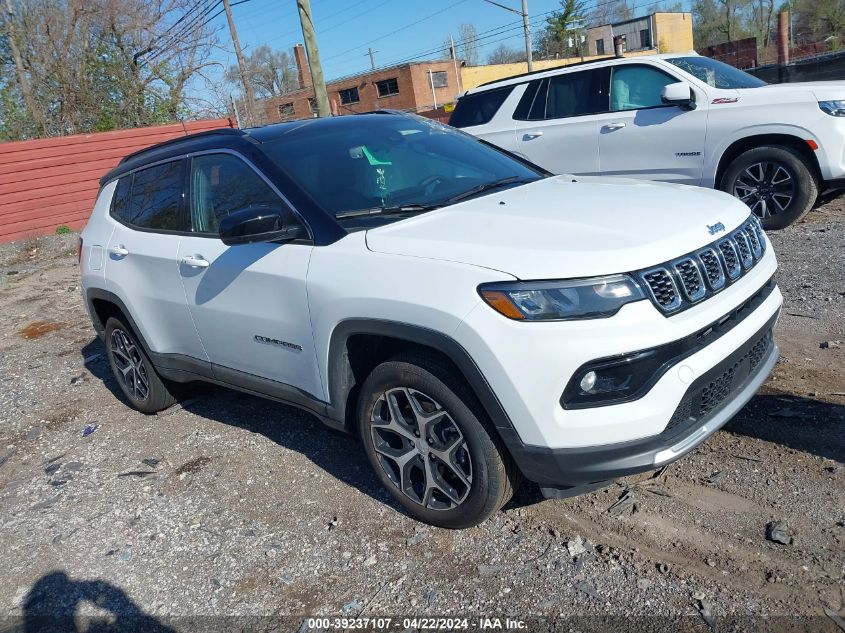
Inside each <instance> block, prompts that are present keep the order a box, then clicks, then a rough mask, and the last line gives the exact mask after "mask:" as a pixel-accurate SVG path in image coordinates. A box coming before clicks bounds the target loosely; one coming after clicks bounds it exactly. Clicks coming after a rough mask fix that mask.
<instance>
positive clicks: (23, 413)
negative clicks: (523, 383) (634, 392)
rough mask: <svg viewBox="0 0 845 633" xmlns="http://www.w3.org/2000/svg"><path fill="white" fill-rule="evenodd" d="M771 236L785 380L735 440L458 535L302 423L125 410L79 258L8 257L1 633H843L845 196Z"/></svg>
mask: <svg viewBox="0 0 845 633" xmlns="http://www.w3.org/2000/svg"><path fill="white" fill-rule="evenodd" d="M771 237H772V240H773V242H774V244H775V248H776V250H777V253H778V256H779V258H780V272H779V283H780V286H781V289H782V290H783V293H784V295H785V297H786V304H785V307H784V313H783V316H782V318H781V320H780V322H779V325H778V327H777V331H776V339H777V341H778V343H779V345H780V346H781V348H782V355H783V358H782V360H781V362H780V363H779V364H778V365H777V368H776V370H775V372H774V374H773V375H772V377H771V378H770V380H769V381H768V382H767V384H766V386H765V387H764V389H763V391H762V392H761V393H760V394H759V395H758V396H757V397H755V398H754V399H753V400H752V401H751V402H750V403H749V405H748V406H747V407H746V408H745V409H744V410H743V411H742V412H741V413H740V414H739V415H738V416H737V418H736V419H735V420H734V421H732V422H731V423H730V424H729V425H728V426H727V427H726V428H725V429H724V430H722V431H720V432H719V433H717V434H716V435H715V436H714V437H713V438H711V440H710V441H708V442H706V443H705V444H704V445H703V446H702V447H700V448H699V449H698V450H696V451H695V452H694V453H693V454H691V455H689V456H688V457H686V458H685V459H683V460H681V461H680V462H678V463H676V464H674V465H673V466H672V467H670V468H669V469H668V470H667V471H666V472H664V473H662V474H661V475H660V476H658V477H656V478H651V475H646V476H643V477H639V478H628V479H625V480H620V481H618V482H617V483H616V484H615V485H614V486H612V487H610V488H608V489H606V490H603V491H599V492H596V493H592V494H589V495H585V496H582V497H579V498H575V499H568V500H555V501H544V500H542V499H541V498H540V497H539V495H538V492H537V490H536V488H533V487H530V486H524V487H523V490H522V491H521V492H520V494H519V495H518V497H517V499H516V500H515V501H514V502H512V503H511V504H510V505H509V506H508V507H507V508H505V509H504V510H503V511H502V512H500V513H498V514H497V515H495V516H494V517H493V518H492V519H490V520H489V521H487V522H486V523H484V524H483V525H481V526H480V527H477V528H473V529H470V530H464V531H448V530H441V529H437V528H432V527H429V526H426V525H423V524H420V523H417V522H415V521H413V520H412V519H410V518H408V517H407V516H405V515H404V514H403V513H402V512H401V511H400V510H399V508H398V506H397V505H396V504H394V503H393V502H392V501H391V500H390V498H389V497H388V496H387V494H386V493H385V492H383V491H382V490H381V488H380V485H379V483H378V481H377V479H376V477H375V476H374V474H372V473H371V471H370V469H369V466H368V464H367V462H366V460H365V457H364V455H363V452H362V451H361V449H360V446H359V445H358V444H357V442H356V441H354V440H353V439H351V438H348V437H345V436H342V435H338V434H335V433H333V432H331V431H328V430H326V429H325V428H324V427H323V426H321V425H320V424H319V423H318V422H317V421H316V420H314V419H312V418H311V417H310V416H308V415H307V414H305V413H302V412H300V411H298V410H295V409H292V408H289V407H286V406H283V405H279V404H275V403H272V402H268V401H265V400H261V399H258V398H254V397H251V396H247V395H243V394H239V393H236V392H231V391H226V390H221V389H212V388H201V389H199V390H194V391H192V392H191V393H190V394H188V396H187V399H186V400H184V401H183V402H182V403H181V405H177V406H175V407H173V408H171V409H169V410H168V411H166V412H163V413H161V414H159V415H157V416H150V417H147V416H144V415H141V414H139V413H137V412H135V411H133V410H131V409H130V408H129V407H128V406H127V405H126V404H125V403H124V401H123V400H122V399H121V397H119V396H118V395H117V394H118V389H117V386H116V385H115V384H114V382H113V380H112V378H111V376H110V373H109V370H108V366H107V364H106V362H105V358H104V356H103V347H102V345H101V344H100V342H99V340H98V339H97V338H96V337H95V336H94V333H93V329H92V327H91V325H90V323H89V320H88V318H87V315H86V314H85V312H84V309H83V307H82V305H81V302H80V297H79V290H78V269H77V266H76V261H75V256H74V255H75V253H74V249H75V241H76V237H75V236H72V235H71V236H61V237H55V238H45V239H41V240H36V241H26V242H17V243H13V244H5V245H2V246H0V307H2V314H3V319H2V320H1V321H0V569H2V570H3V571H2V573H0V631H2V630H27V631H29V630H37V628H38V627H37V626H36V624H37V623H38V622H39V621H38V620H37V618H38V616H73V615H74V614H76V615H77V616H90V617H91V618H94V620H90V619H85V618H84V617H82V618H81V619H80V618H77V620H76V621H75V622H70V623H66V624H67V627H66V628H61V629H60V630H77V629H76V628H74V627H75V626H77V625H78V626H79V627H80V628H79V630H85V627H86V626H87V625H91V624H92V623H98V626H97V627H92V628H90V629H88V630H97V631H101V630H102V631H106V630H120V626H123V627H124V629H123V630H127V628H131V627H132V626H134V627H135V628H138V629H141V630H188V629H196V628H202V626H208V627H211V628H215V627H216V628H225V629H237V630H247V629H249V630H252V629H260V628H265V629H268V630H269V629H271V628H272V629H273V630H297V629H299V630H301V631H304V630H306V627H305V626H303V627H301V628H300V621H301V618H302V616H304V615H312V616H313V615H321V616H330V617H335V616H348V617H353V616H360V617H362V618H363V617H376V616H392V617H394V622H393V624H392V625H391V626H392V630H402V628H403V626H404V624H407V623H402V622H401V618H402V617H404V616H411V615H417V616H432V615H453V616H454V615H461V616H463V617H467V618H468V619H469V626H470V628H474V627H479V625H480V624H481V620H480V618H482V617H499V618H504V617H505V616H512V617H519V618H523V619H525V618H538V617H539V618H551V619H552V620H546V621H545V622H543V621H540V620H529V621H528V622H527V626H528V628H529V629H530V630H541V629H542V630H551V629H553V628H555V627H558V628H560V627H561V626H562V630H588V629H589V630H602V629H610V628H612V629H615V630H623V629H625V630H627V629H632V628H637V627H641V628H642V630H659V629H662V630H667V631H668V630H680V629H684V630H700V631H707V630H710V629H715V628H717V627H718V629H719V630H757V629H760V630H786V628H788V630H796V631H797V630H801V631H804V630H806V631H838V632H839V633H841V630H840V629H842V630H845V622H843V621H842V620H841V619H840V620H839V621H838V623H837V620H836V618H837V617H839V616H842V615H843V609H845V547H843V541H845V200H843V199H842V198H835V197H834V198H831V199H829V200H828V201H826V202H825V203H824V204H823V205H822V206H820V208H819V209H817V210H816V211H815V212H813V213H811V214H810V215H809V216H808V218H807V219H806V221H804V222H803V223H801V224H800V225H798V226H795V227H791V228H789V229H787V230H784V231H781V232H778V233H774V234H772V236H771ZM86 428H87V430H88V431H91V430H92V429H93V432H90V433H87V434H86ZM626 493H627V495H628V498H629V499H630V500H631V501H632V502H633V503H631V502H625V503H623V504H621V506H617V508H616V509H615V510H620V511H612V512H608V508H609V507H610V506H612V505H613V504H614V503H615V502H616V501H617V500H619V499H620V498H622V497H625V496H626ZM774 521H782V522H784V525H783V526H782V527H783V531H784V532H785V535H782V540H785V541H786V543H777V542H773V541H771V540H768V539H767V538H766V531H767V528H766V526H767V524H769V523H770V522H774ZM837 613H838V614H839V616H837V615H836V614H837ZM186 616H214V617H210V618H207V619H200V620H186V619H184V618H185V617H186ZM221 616H239V617H238V618H232V619H223V618H222V617H221ZM247 616H255V619H243V618H246V617H247ZM266 616H273V617H275V618H279V619H277V620H272V619H267V618H266ZM285 616H291V617H289V618H288V619H286V618H285ZM292 616H296V617H292ZM574 616H575V617H581V618H582V619H580V620H557V621H554V620H553V619H554V618H572V617H574ZM623 616H624V618H625V619H622V617H623ZM632 616H643V617H642V618H635V617H632ZM3 618H5V619H3ZM396 618H399V621H398V622H397V621H396V620H395V619H396ZM614 618H616V619H614ZM51 622H52V623H55V621H54V620H48V621H46V623H51ZM86 623H87V624H86ZM41 624H42V625H44V624H45V621H41ZM411 624H415V626H416V628H422V627H421V626H419V625H420V624H421V623H411ZM502 624H503V625H504V621H502ZM98 627H99V628H98ZM396 627H398V628H396ZM591 627H592V628H591ZM409 628H415V627H414V626H410V627H409Z"/></svg>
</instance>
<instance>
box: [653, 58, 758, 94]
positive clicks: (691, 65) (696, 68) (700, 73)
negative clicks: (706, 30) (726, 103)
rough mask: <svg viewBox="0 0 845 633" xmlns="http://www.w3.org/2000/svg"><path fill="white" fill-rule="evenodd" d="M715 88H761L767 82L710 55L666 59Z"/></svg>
mask: <svg viewBox="0 0 845 633" xmlns="http://www.w3.org/2000/svg"><path fill="white" fill-rule="evenodd" d="M666 61H667V62H669V63H670V64H674V65H675V66H677V67H678V68H680V69H681V70H684V71H686V72H688V73H689V74H690V75H693V76H694V77H696V78H698V79H700V80H701V81H703V82H704V83H706V84H707V85H708V86H713V87H714V88H726V89H735V88H759V87H760V86H765V85H766V82H765V81H763V80H762V79H757V77H754V76H753V75H749V74H748V73H746V72H743V71H741V70H739V69H738V68H734V67H733V66H728V65H727V64H725V63H722V62H719V61H716V60H715V59H710V58H709V57H672V58H670V59H667V60H666Z"/></svg>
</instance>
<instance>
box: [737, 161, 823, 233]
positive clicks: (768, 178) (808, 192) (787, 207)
mask: <svg viewBox="0 0 845 633" xmlns="http://www.w3.org/2000/svg"><path fill="white" fill-rule="evenodd" d="M721 189H722V190H723V191H726V192H727V193H730V194H732V195H733V196H734V197H736V198H738V199H739V200H741V201H742V202H744V203H745V204H747V205H748V206H749V207H750V208H751V210H752V211H753V212H754V213H755V214H756V215H757V217H759V218H760V220H761V221H762V223H763V228H765V229H782V228H784V227H786V226H789V225H790V224H792V223H793V222H797V221H798V220H800V219H801V218H803V217H804V216H805V215H807V213H808V212H809V211H810V209H812V208H813V204H815V202H816V198H817V197H818V193H819V189H818V183H817V182H816V178H815V176H814V174H813V171H812V169H811V168H810V166H809V164H808V163H807V160H806V159H805V158H804V157H803V156H802V155H801V154H800V153H799V152H797V151H796V150H794V149H792V148H790V147H785V146H782V145H767V146H763V147H755V148H753V149H750V150H748V151H745V152H743V153H742V154H740V155H739V156H737V157H736V158H735V159H734V160H733V161H732V162H731V163H730V165H728V168H727V170H726V171H725V175H724V176H723V177H722V182H721Z"/></svg>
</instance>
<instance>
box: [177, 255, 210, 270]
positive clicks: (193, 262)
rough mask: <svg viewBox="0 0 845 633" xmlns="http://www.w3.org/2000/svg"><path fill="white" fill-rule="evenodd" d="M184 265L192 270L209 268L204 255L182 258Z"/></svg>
mask: <svg viewBox="0 0 845 633" xmlns="http://www.w3.org/2000/svg"><path fill="white" fill-rule="evenodd" d="M182 263H183V264H185V266H190V267H191V268H208V260H207V259H205V258H204V257H203V256H202V255H187V256H185V257H183V258H182Z"/></svg>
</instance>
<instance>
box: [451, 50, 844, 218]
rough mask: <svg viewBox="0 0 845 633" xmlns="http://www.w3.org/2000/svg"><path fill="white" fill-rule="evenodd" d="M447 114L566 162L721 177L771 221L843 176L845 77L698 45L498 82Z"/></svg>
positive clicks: (604, 169) (804, 206)
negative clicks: (726, 60) (769, 71)
mask: <svg viewBox="0 0 845 633" xmlns="http://www.w3.org/2000/svg"><path fill="white" fill-rule="evenodd" d="M449 123H450V124H451V125H453V126H455V127H459V128H462V129H464V130H465V131H466V132H470V133H472V134H474V135H476V136H478V137H480V138H483V139H485V140H487V141H490V142H491V143H495V144H496V145H499V146H501V147H503V148H505V149H507V150H510V151H511V152H514V153H515V154H518V155H520V156H523V157H525V158H527V159H528V160H530V161H532V162H533V163H535V164H537V165H540V166H541V167H543V168H545V169H547V170H549V171H551V172H553V173H556V174H580V175H597V174H601V175H608V176H626V177H633V178H644V179H648V180H661V181H666V182H674V183H680V184H688V185H700V186H704V187H716V188H718V189H721V190H723V191H727V192H728V193H731V194H733V195H734V196H736V197H737V198H739V199H740V200H742V201H743V202H745V203H746V204H747V205H748V206H749V207H750V208H751V209H752V210H753V211H754V213H755V214H757V216H758V217H760V219H761V220H762V222H763V226H764V227H765V228H766V229H778V228H783V227H785V226H787V225H788V224H791V223H792V222H795V221H797V220H799V219H801V218H802V217H804V215H805V214H806V213H807V212H808V211H809V210H810V209H811V208H812V206H813V203H815V201H816V198H817V196H818V193H819V191H821V190H823V189H826V188H841V187H843V186H845V82H841V81H829V82H814V83H795V84H782V85H767V84H766V83H765V82H764V81H761V80H760V79H757V78H756V77H753V76H751V75H749V74H747V73H744V72H742V71H741V70H737V69H736V68H734V67H732V66H728V65H727V64H723V63H722V62H719V61H716V60H713V59H710V58H708V57H701V56H698V55H694V54H690V55H675V54H671V55H649V56H644V57H630V58H609V59H605V60H598V61H594V62H587V63H584V64H575V65H574V66H565V67H561V68H555V69H552V70H548V71H541V72H535V73H530V74H527V75H520V76H517V77H512V78H509V79H503V80H500V81H495V82H491V83H488V84H485V85H483V86H480V87H478V88H474V89H472V90H469V91H467V93H466V94H465V95H464V96H463V97H462V98H461V99H459V101H458V104H457V107H456V109H455V111H454V112H453V113H452V117H451V119H450V121H449ZM622 204H624V202H623V203H622Z"/></svg>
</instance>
